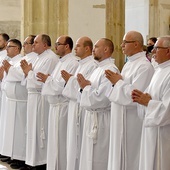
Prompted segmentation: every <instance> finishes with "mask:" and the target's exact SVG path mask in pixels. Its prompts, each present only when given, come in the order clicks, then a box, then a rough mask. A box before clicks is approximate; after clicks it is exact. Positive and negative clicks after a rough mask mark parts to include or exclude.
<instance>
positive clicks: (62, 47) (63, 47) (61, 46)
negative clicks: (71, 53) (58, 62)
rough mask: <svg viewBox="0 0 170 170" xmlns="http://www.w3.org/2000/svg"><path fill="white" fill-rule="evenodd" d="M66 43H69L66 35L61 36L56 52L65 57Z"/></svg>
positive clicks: (57, 41)
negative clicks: (66, 40) (66, 41)
mask: <svg viewBox="0 0 170 170" xmlns="http://www.w3.org/2000/svg"><path fill="white" fill-rule="evenodd" d="M66 45H67V44H65V37H63V36H61V37H59V38H58V39H57V40H56V43H55V49H56V54H57V55H59V56H60V57H63V56H64V55H65V54H66Z"/></svg>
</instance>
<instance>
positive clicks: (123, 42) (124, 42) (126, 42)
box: [122, 40, 136, 44]
mask: <svg viewBox="0 0 170 170" xmlns="http://www.w3.org/2000/svg"><path fill="white" fill-rule="evenodd" d="M134 42H136V41H126V40H123V41H122V44H128V43H134Z"/></svg>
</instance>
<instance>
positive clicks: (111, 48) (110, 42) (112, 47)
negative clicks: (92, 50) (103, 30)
mask: <svg viewBox="0 0 170 170" xmlns="http://www.w3.org/2000/svg"><path fill="white" fill-rule="evenodd" d="M103 40H104V41H105V44H106V46H108V47H109V49H110V53H111V54H112V53H113V51H114V44H113V42H112V40H110V39H108V38H103Z"/></svg>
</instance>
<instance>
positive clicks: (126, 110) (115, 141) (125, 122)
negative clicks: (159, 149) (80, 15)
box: [105, 31, 154, 170]
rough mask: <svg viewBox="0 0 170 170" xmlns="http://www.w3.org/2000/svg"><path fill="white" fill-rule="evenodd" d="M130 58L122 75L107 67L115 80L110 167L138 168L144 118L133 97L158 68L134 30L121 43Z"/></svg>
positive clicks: (147, 82) (107, 74)
mask: <svg viewBox="0 0 170 170" xmlns="http://www.w3.org/2000/svg"><path fill="white" fill-rule="evenodd" d="M121 47H122V51H123V53H124V54H125V55H126V56H127V58H128V61H127V63H126V64H125V65H124V67H123V69H122V72H121V75H119V74H115V73H113V72H112V71H110V70H106V72H105V73H106V77H107V78H108V79H109V80H110V82H111V83H112V88H111V90H110V92H108V94H107V96H108V98H109V99H110V101H111V102H112V104H111V131H110V132H111V133H110V135H111V136H110V150H109V152H110V153H109V164H108V170H113V169H115V170H137V169H138V166H139V148H140V139H141V130H142V121H141V120H140V119H139V117H138V114H137V104H134V103H133V101H132V99H131V92H132V90H133V89H136V88H138V89H140V90H142V91H144V90H145V88H146V87H147V86H148V85H149V83H150V80H151V78H152V75H153V72H154V69H153V67H152V65H151V63H150V62H149V60H148V59H147V58H146V55H145V52H143V37H142V35H141V34H140V33H139V32H136V31H130V32H128V33H126V34H125V35H124V37H123V42H122V44H121Z"/></svg>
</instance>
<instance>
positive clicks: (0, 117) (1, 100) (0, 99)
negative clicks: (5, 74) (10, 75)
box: [0, 50, 9, 154]
mask: <svg viewBox="0 0 170 170" xmlns="http://www.w3.org/2000/svg"><path fill="white" fill-rule="evenodd" d="M7 58H9V57H8V56H7V51H6V50H3V51H0V66H2V62H3V60H5V59H7ZM1 84H2V85H1ZM5 104H6V95H5V92H4V90H3V82H1V81H0V134H1V140H0V154H2V142H3V136H4V135H3V134H4V119H5V116H6V114H5ZM1 106H2V107H1Z"/></svg>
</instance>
